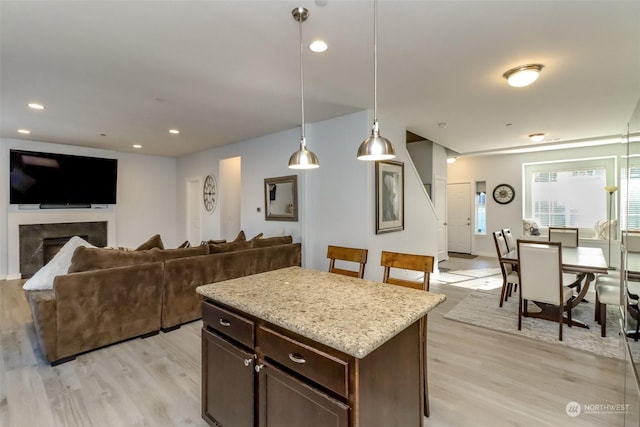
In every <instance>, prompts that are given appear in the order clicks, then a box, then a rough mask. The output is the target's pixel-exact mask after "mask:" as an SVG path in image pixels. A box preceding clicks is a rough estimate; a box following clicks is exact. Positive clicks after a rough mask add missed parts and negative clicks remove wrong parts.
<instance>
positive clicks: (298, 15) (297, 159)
mask: <svg viewBox="0 0 640 427" xmlns="http://www.w3.org/2000/svg"><path fill="white" fill-rule="evenodd" d="M291 14H292V15H293V19H295V20H296V21H298V24H299V25H298V28H299V33H300V104H301V105H300V107H301V108H300V111H301V114H300V116H301V122H302V124H301V133H302V135H301V136H300V149H299V150H298V151H296V152H295V153H293V154H292V155H291V157H289V168H291V169H315V168H317V167H319V166H320V162H318V156H316V155H315V154H314V153H313V151H310V150H308V149H307V141H306V138H305V136H304V72H303V67H302V23H303V22H304V21H306V20H307V18H308V17H309V11H308V10H307V9H306V8H304V7H297V8H295V9H293V10H292V11H291Z"/></svg>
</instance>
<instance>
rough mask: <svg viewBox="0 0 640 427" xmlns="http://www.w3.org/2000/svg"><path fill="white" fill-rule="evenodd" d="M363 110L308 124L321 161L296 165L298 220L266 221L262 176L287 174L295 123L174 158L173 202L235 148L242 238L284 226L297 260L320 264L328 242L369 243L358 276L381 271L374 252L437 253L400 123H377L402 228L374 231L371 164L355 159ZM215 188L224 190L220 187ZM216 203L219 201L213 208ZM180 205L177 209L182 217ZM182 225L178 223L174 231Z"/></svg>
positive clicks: (365, 124) (215, 231)
mask: <svg viewBox="0 0 640 427" xmlns="http://www.w3.org/2000/svg"><path fill="white" fill-rule="evenodd" d="M370 123H371V120H370V117H369V112H366V111H362V112H358V113H354V114H350V115H347V116H343V117H338V118H335V119H331V120H327V121H323V122H318V123H312V124H307V126H306V137H307V145H308V147H309V149H311V150H312V151H313V152H314V153H316V154H317V155H318V157H319V160H320V168H319V169H315V170H309V171H302V172H299V173H298V193H299V194H298V198H299V216H300V221H299V222H286V221H282V222H276V221H265V220H264V213H263V212H262V211H261V212H257V208H258V207H259V208H261V210H263V209H264V199H263V198H264V190H263V183H264V178H267V177H276V176H283V175H292V174H294V171H293V170H291V169H289V168H288V167H287V163H288V160H289V156H290V155H291V154H292V153H293V152H294V151H295V150H297V148H298V144H299V140H300V129H299V128H298V129H292V130H288V131H285V132H279V133H276V134H273V135H267V136H263V137H260V138H256V139H253V140H249V141H244V142H241V143H237V144H232V145H228V146H224V147H218V148H213V149H211V150H207V151H204V152H201V153H197V154H194V155H191V156H185V157H182V158H180V159H178V168H177V172H178V173H177V181H178V183H179V184H178V197H177V200H178V206H179V207H180V206H182V205H183V203H182V202H181V200H182V199H183V198H184V194H181V193H184V192H183V191H182V188H183V186H182V185H180V183H181V182H184V180H185V179H186V177H188V176H193V175H205V174H206V173H209V172H214V173H215V174H216V176H218V175H219V170H218V161H219V160H220V159H224V158H228V157H235V156H240V157H241V161H242V229H243V230H244V231H245V233H246V235H247V238H251V237H252V236H254V235H256V234H258V233H261V232H263V233H264V234H265V235H268V234H271V233H273V232H275V231H278V230H280V229H284V232H285V233H286V234H291V235H292V236H293V239H294V241H302V243H303V245H302V246H303V264H304V265H305V266H306V267H309V268H315V269H319V270H326V269H327V268H328V261H327V259H326V253H327V245H329V244H333V245H342V246H353V247H363V248H368V249H369V262H368V264H367V268H366V272H365V276H366V277H367V278H370V279H372V280H381V279H382V268H381V267H380V252H381V251H382V250H383V249H384V250H390V251H397V252H409V253H420V254H427V255H435V254H436V240H435V232H434V231H432V230H435V225H434V224H435V214H434V213H433V209H432V206H431V204H430V202H429V201H428V198H427V195H426V193H425V191H424V188H423V185H422V182H421V180H420V178H419V176H418V174H417V172H416V171H415V168H414V167H413V164H412V163H411V160H410V158H409V155H408V152H407V151H406V147H405V142H404V141H405V129H404V128H403V127H400V126H397V125H394V124H392V123H388V122H384V123H382V125H383V128H382V131H383V135H384V136H385V137H387V138H388V139H390V140H391V141H392V142H393V143H394V145H395V147H396V151H397V154H398V158H397V160H399V161H402V162H404V163H405V230H404V231H402V232H394V233H387V234H381V235H376V234H375V198H374V191H375V181H374V164H373V163H370V162H362V161H359V160H357V159H356V152H357V149H358V146H359V145H360V143H361V142H362V141H363V140H364V139H365V138H366V137H367V136H368V135H369V133H370V126H371V125H370ZM220 191H224V189H223V188H221V189H220ZM218 210H219V209H218ZM218 210H216V213H214V215H212V216H211V217H209V218H210V220H209V223H208V224H205V225H204V226H203V229H204V230H207V233H208V234H205V238H219V237H220V234H219V230H220V217H219V215H218ZM184 215H185V211H184V209H180V210H179V212H178V224H183V223H184V221H183V217H184ZM181 233H184V230H182V229H179V230H178V234H179V235H181Z"/></svg>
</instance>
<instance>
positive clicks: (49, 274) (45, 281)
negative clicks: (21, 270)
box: [22, 236, 94, 291]
mask: <svg viewBox="0 0 640 427" xmlns="http://www.w3.org/2000/svg"><path fill="white" fill-rule="evenodd" d="M80 246H83V247H85V246H86V247H91V248H93V247H94V246H93V245H92V244H91V243H89V242H87V241H86V240H84V239H82V238H81V237H78V236H73V237H72V238H71V239H69V241H68V242H67V243H65V244H64V246H62V248H60V250H59V251H58V253H57V254H55V256H54V257H53V258H51V261H49V262H48V263H47V264H46V265H45V266H43V267H42V268H41V269H40V270H38V271H36V274H34V275H33V276H32V277H31V278H30V279H29V280H27V281H26V282H25V284H24V285H23V286H22V288H23V289H24V290H27V291H35V290H47V289H53V279H54V278H55V277H56V276H58V275H60V274H67V271H68V270H69V266H70V265H71V257H72V256H73V253H74V251H75V250H76V248H78V247H80Z"/></svg>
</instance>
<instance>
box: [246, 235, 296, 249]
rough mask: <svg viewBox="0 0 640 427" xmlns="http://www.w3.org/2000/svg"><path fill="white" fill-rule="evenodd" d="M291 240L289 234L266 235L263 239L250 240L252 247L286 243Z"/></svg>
mask: <svg viewBox="0 0 640 427" xmlns="http://www.w3.org/2000/svg"><path fill="white" fill-rule="evenodd" d="M292 241H293V239H292V238H291V236H282V237H267V238H265V239H255V240H251V247H252V248H266V247H268V246H276V245H286V244H289V243H291V242H292Z"/></svg>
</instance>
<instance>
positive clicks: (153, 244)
mask: <svg viewBox="0 0 640 427" xmlns="http://www.w3.org/2000/svg"><path fill="white" fill-rule="evenodd" d="M153 248H158V249H164V245H163V244H162V239H161V238H160V235H159V234H156V235H153V236H151V237H149V239H148V240H147V241H146V242H144V243H142V244H141V245H140V246H138V247H137V248H136V251H146V250H148V249H153Z"/></svg>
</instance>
